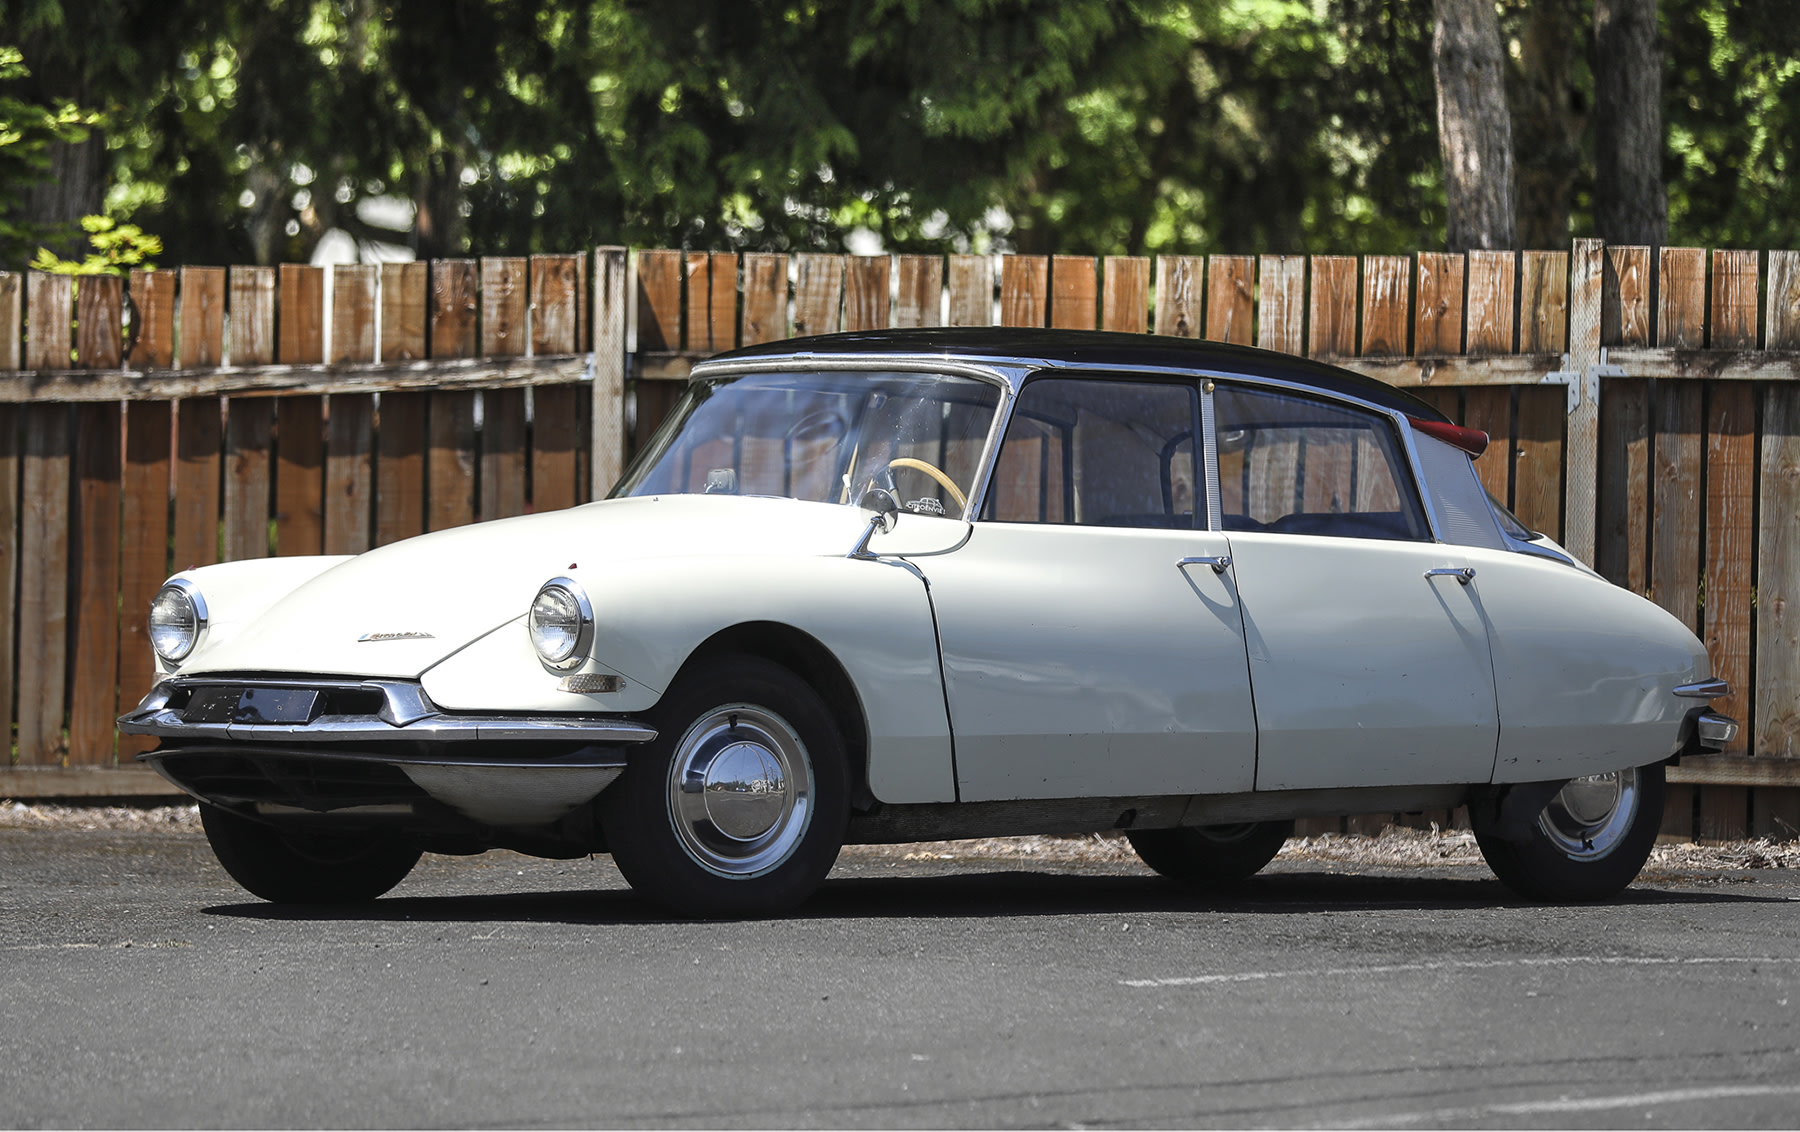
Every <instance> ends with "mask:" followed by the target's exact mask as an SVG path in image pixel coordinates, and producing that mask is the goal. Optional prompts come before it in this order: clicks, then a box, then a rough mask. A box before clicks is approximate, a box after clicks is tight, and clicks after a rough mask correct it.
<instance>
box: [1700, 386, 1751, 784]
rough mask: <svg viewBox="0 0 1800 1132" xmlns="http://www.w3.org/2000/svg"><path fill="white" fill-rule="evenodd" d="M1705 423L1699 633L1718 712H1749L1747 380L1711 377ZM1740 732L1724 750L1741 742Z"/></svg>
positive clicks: (1744, 735)
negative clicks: (1724, 691)
mask: <svg viewBox="0 0 1800 1132" xmlns="http://www.w3.org/2000/svg"><path fill="white" fill-rule="evenodd" d="M1708 402H1709V404H1708V407H1707V422H1706V600H1705V609H1704V612H1705V617H1704V619H1703V624H1704V626H1705V632H1704V633H1703V634H1702V636H1703V638H1704V639H1705V641H1706V651H1707V653H1708V655H1710V656H1711V657H1712V669H1713V675H1714V676H1717V677H1720V678H1721V679H1724V680H1727V681H1729V682H1730V683H1731V695H1730V697H1728V698H1727V699H1726V700H1725V701H1724V702H1723V703H1721V704H1719V709H1720V710H1721V711H1723V712H1724V713H1725V714H1726V715H1729V716H1731V717H1732V718H1733V719H1740V720H1749V719H1750V718H1751V716H1750V711H1749V707H1750V593H1751V591H1750V586H1751V580H1750V564H1751V561H1752V558H1753V555H1754V554H1755V546H1754V545H1753V543H1752V542H1751V539H1752V536H1753V532H1754V530H1755V527H1754V520H1755V515H1756V510H1755V508H1756V399H1755V390H1754V389H1752V388H1751V387H1750V385H1749V383H1747V382H1737V381H1730V382H1727V381H1718V382H1713V383H1712V388H1711V389H1710V390H1709V396H1708ZM1749 737H1750V736H1749V734H1748V731H1747V729H1746V730H1745V731H1741V732H1740V733H1739V735H1738V738H1737V739H1736V740H1735V741H1734V742H1733V743H1732V746H1731V747H1730V751H1731V753H1733V754H1740V753H1743V751H1744V750H1745V749H1746V747H1747V741H1748V739H1749Z"/></svg>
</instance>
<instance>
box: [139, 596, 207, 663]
mask: <svg viewBox="0 0 1800 1132" xmlns="http://www.w3.org/2000/svg"><path fill="white" fill-rule="evenodd" d="M204 632H206V599H205V598H203V597H201V596H200V587H198V586H196V585H194V583H192V582H190V581H188V580H187V579H186V578H176V579H174V580H172V581H169V582H165V583H164V584H163V588H162V589H160V590H158V591H156V597H155V598H154V599H153V600H152V601H151V602H150V647H151V648H153V649H155V650H156V655H157V656H160V657H162V658H163V659H164V660H165V661H167V662H169V663H170V664H175V663H177V662H179V661H182V660H185V659H186V658H187V655H188V654H189V653H191V652H193V651H194V646H195V645H196V644H199V643H200V634H202V633H204Z"/></svg>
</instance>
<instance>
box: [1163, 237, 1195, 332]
mask: <svg viewBox="0 0 1800 1132" xmlns="http://www.w3.org/2000/svg"><path fill="white" fill-rule="evenodd" d="M1205 283H1206V260H1205V258H1204V257H1202V256H1197V255H1159V256H1157V257H1156V332H1157V333H1158V334H1169V335H1173V336H1174V337H1177V338H1198V337H1200V333H1201V331H1202V330H1203V329H1204V328H1205V326H1206V323H1205V321H1204V318H1205V313H1206V312H1205V309H1204V304H1205V299H1204V297H1203V296H1204V290H1203V288H1204V286H1205Z"/></svg>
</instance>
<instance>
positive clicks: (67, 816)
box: [0, 799, 1800, 874]
mask: <svg viewBox="0 0 1800 1132" xmlns="http://www.w3.org/2000/svg"><path fill="white" fill-rule="evenodd" d="M0 829H61V830H108V831H123V830H148V831H157V830H164V831H171V832H183V833H199V832H200V808H199V807H198V806H195V805H192V804H188V805H172V806H148V807H135V806H61V805H49V804H36V805H34V804H31V803H27V802H15V801H11V800H6V799H0ZM844 853H845V855H847V856H852V857H855V858H858V859H863V860H895V859H898V860H904V861H993V860H1003V861H1044V862H1051V863H1054V862H1134V861H1136V860H1137V855H1136V854H1135V853H1133V852H1132V849H1131V845H1130V843H1129V842H1127V841H1126V840H1125V837H1124V835H1123V834H1119V833H1094V834H1087V835H1085V836H1081V837H981V838H973V839H970V840H966V841H922V842H913V843H910V844H905V845H850V846H846V847H845V849H844ZM1276 860H1277V861H1288V862H1306V861H1319V862H1341V863H1344V864H1354V865H1366V866H1370V867H1388V868H1425V867H1431V866H1461V865H1480V864H1482V860H1481V849H1480V848H1479V847H1478V846H1477V845H1476V844H1475V835H1474V834H1473V833H1470V832H1469V831H1468V830H1437V829H1402V828H1399V827H1397V826H1389V827H1388V828H1387V829H1384V830H1382V832H1381V833H1380V834H1379V835H1377V836H1374V837H1369V836H1365V835H1361V834H1337V833H1327V834H1323V835H1321V836H1318V837H1296V838H1294V839H1293V840H1291V841H1289V842H1288V843H1287V844H1286V845H1284V846H1282V849H1281V853H1280V854H1279V855H1278V856H1277V857H1276ZM1646 868H1647V870H1649V871H1650V872H1652V873H1653V874H1654V873H1657V872H1671V871H1672V872H1679V871H1683V870H1696V869H1697V870H1709V869H1796V868H1800V841H1772V840H1770V839H1768V838H1761V839H1758V840H1754V841H1728V842H1723V843H1720V844H1713V845H1697V844H1694V843H1693V842H1686V843H1680V844H1677V843H1670V844H1661V845H1657V846H1656V847H1655V848H1654V849H1652V850H1651V851H1650V861H1649V864H1648V865H1647V866H1646Z"/></svg>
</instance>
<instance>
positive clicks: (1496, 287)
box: [1463, 251, 1519, 354]
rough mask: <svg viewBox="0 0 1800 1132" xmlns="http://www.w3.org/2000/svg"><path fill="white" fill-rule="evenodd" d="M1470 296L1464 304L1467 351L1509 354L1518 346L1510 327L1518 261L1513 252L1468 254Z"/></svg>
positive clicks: (1513, 331)
mask: <svg viewBox="0 0 1800 1132" xmlns="http://www.w3.org/2000/svg"><path fill="white" fill-rule="evenodd" d="M1468 273H1469V293H1468V298H1467V300H1465V303H1464V308H1463V309H1464V312H1465V316H1464V317H1465V321H1466V323H1467V328H1468V346H1467V352H1468V353H1471V354H1510V353H1513V352H1514V351H1515V350H1516V349H1517V347H1518V342H1519V338H1518V331H1517V329H1516V328H1515V326H1514V324H1513V295H1514V293H1515V292H1514V287H1515V284H1516V282H1517V276H1518V266H1517V258H1516V257H1515V256H1514V254H1513V253H1512V252H1488V251H1472V252H1470V253H1469V266H1468Z"/></svg>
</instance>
